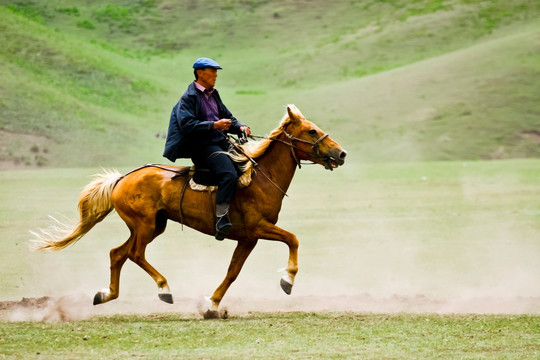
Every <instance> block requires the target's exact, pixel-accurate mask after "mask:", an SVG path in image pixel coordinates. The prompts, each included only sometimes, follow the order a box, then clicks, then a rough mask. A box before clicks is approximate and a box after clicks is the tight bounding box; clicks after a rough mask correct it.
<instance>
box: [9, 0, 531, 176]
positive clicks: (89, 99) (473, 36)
mask: <svg viewBox="0 0 540 360" xmlns="http://www.w3.org/2000/svg"><path fill="white" fill-rule="evenodd" d="M539 14H540V5H539V4H538V3H537V2H536V1H531V0H517V1H510V2H508V1H502V0H501V1H467V0H450V1H443V0H416V1H401V0H386V1H374V0H373V1H370V0H366V1H350V0H347V1H344V0H339V1H333V2H325V1H316V0H314V1H300V0H273V1H272V0H266V1H263V0H261V1H255V0H250V1H248V0H238V1H233V0H230V1H215V0H200V1H199V0H197V1H196V0H189V1H188V0H186V1H180V2H177V1H165V0H163V1H158V0H155V1H152V0H139V1H120V0H114V1H101V0H99V1H93V2H87V1H75V2H70V3H69V6H66V3H65V2H63V1H58V0H51V1H44V0H42V1H4V0H0V31H1V33H2V35H3V36H2V38H1V40H0V45H1V48H2V51H1V52H0V76H1V78H2V83H1V84H0V142H1V145H0V168H12V167H14V166H20V167H28V166H62V167H72V166H100V165H101V166H127V167H130V166H137V165H140V164H142V163H146V162H164V161H165V160H164V159H163V158H162V157H161V152H162V148H163V143H164V140H163V138H162V137H163V135H164V133H165V132H166V128H167V123H168V117H169V113H170V109H171V108H172V106H173V105H174V103H175V102H176V101H177V100H178V98H179V96H180V95H181V94H182V92H183V91H184V89H185V87H186V86H187V84H188V83H189V82H190V81H192V77H193V76H192V70H191V69H190V66H191V64H192V62H193V60H194V59H196V58H197V57H200V56H209V57H213V58H215V59H216V60H217V61H218V62H219V63H220V64H221V65H222V66H223V67H224V70H223V71H222V72H220V77H219V79H218V88H219V89H220V91H221V92H222V94H223V98H224V100H225V102H226V104H227V105H228V107H229V108H230V109H231V110H232V111H233V113H235V115H236V116H237V117H238V118H239V119H241V120H242V121H244V122H246V123H248V124H249V125H250V126H251V127H252V129H253V130H254V132H256V133H259V134H261V133H267V132H269V131H270V130H271V129H272V128H274V127H275V126H276V125H277V123H278V121H279V119H280V118H281V116H282V114H283V111H284V106H285V105H286V104H287V103H295V104H297V105H298V106H299V107H300V109H301V110H302V111H303V112H304V113H305V114H306V115H307V116H308V117H310V118H311V119H312V120H314V121H315V122H316V123H317V124H318V125H320V126H321V127H322V128H323V129H325V130H327V131H328V132H330V133H331V134H332V136H333V137H334V138H336V139H337V140H338V141H339V142H341V143H342V144H343V145H344V146H345V147H346V148H347V149H348V150H349V152H350V155H351V160H353V161H354V160H355V159H356V160H357V161H408V160H446V159H492V158H510V157H537V156H538V155H540V146H539V145H540V116H539V115H540V102H539V101H538V95H539V94H540V57H539V56H538V55H539V53H540V51H539V50H540V44H539V43H538V36H539V35H540V25H539V23H538V18H539Z"/></svg>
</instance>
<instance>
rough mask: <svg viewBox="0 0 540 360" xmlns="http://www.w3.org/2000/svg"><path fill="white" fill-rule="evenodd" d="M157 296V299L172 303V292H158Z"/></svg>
mask: <svg viewBox="0 0 540 360" xmlns="http://www.w3.org/2000/svg"><path fill="white" fill-rule="evenodd" d="M158 296H159V300H161V301H163V302H166V303H167V304H172V303H173V298H172V294H170V293H163V294H158Z"/></svg>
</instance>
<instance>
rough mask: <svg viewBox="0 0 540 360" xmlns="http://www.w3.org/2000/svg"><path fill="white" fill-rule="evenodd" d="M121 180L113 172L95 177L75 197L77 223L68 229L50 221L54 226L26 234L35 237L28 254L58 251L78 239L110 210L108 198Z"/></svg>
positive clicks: (109, 199)
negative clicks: (77, 210)
mask: <svg viewBox="0 0 540 360" xmlns="http://www.w3.org/2000/svg"><path fill="white" fill-rule="evenodd" d="M121 178H122V175H121V174H120V173H119V172H118V171H116V170H112V171H105V172H104V173H103V174H98V175H96V177H95V179H94V181H92V182H91V183H90V184H88V185H86V186H85V188H84V189H83V191H82V192H81V195H80V196H79V214H80V219H79V222H78V223H77V224H76V225H75V226H73V227H69V226H67V225H64V224H62V223H61V222H60V221H58V220H56V219H54V218H52V217H51V218H52V219H53V220H54V221H56V223H57V224H56V225H54V226H52V227H51V228H49V229H39V233H38V232H34V231H30V233H31V234H32V235H34V236H35V239H34V240H33V244H32V246H31V248H32V250H36V251H37V250H50V251H58V250H62V249H64V248H65V247H67V246H69V245H71V244H73V243H74V242H76V241H77V240H79V239H80V238H82V237H83V236H84V235H85V234H86V233H88V232H89V231H90V230H91V229H92V228H93V227H94V225H96V224H97V223H99V222H100V221H101V220H103V219H105V217H106V216H107V215H109V213H110V212H111V211H112V210H113V204H112V201H111V194H112V191H113V189H114V187H115V186H116V184H117V183H118V181H119V180H120V179H121Z"/></svg>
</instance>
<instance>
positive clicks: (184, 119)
mask: <svg viewBox="0 0 540 360" xmlns="http://www.w3.org/2000/svg"><path fill="white" fill-rule="evenodd" d="M196 101H197V100H196V98H195V97H193V96H187V95H184V96H182V98H181V99H180V102H179V103H178V106H177V108H176V109H175V111H176V119H177V121H178V125H179V127H180V130H181V131H182V133H183V134H185V135H187V136H190V135H193V136H197V135H203V134H207V133H209V132H210V131H212V129H213V128H214V122H213V121H202V120H200V119H198V118H197V117H196V116H195V102H196Z"/></svg>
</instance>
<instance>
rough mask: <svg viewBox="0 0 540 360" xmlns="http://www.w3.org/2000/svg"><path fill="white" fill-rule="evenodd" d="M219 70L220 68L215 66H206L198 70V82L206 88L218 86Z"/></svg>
mask: <svg viewBox="0 0 540 360" xmlns="http://www.w3.org/2000/svg"><path fill="white" fill-rule="evenodd" d="M217 71H218V69H214V68H204V69H201V70H197V73H198V75H199V78H198V80H197V82H198V83H199V84H201V85H202V86H204V87H205V88H206V89H210V88H212V87H214V86H216V79H217Z"/></svg>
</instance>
